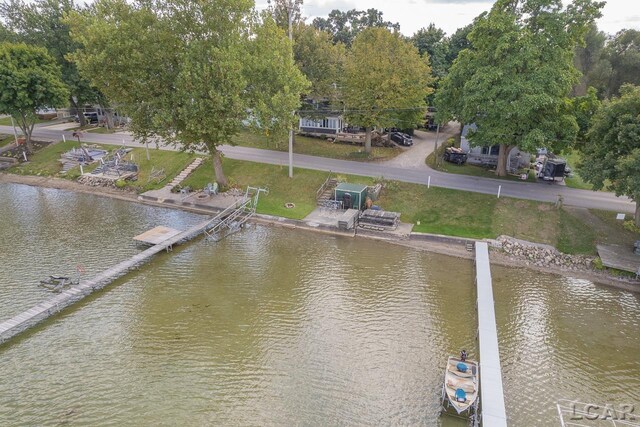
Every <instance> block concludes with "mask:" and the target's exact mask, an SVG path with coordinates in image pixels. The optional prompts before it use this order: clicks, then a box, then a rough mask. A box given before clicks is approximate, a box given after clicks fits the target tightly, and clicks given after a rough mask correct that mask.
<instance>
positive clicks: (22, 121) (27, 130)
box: [14, 113, 33, 154]
mask: <svg viewBox="0 0 640 427" xmlns="http://www.w3.org/2000/svg"><path fill="white" fill-rule="evenodd" d="M14 120H15V121H16V122H17V123H18V127H19V128H20V130H21V131H22V134H23V135H24V143H25V146H26V147H27V153H29V154H32V153H33V144H31V134H32V133H33V123H32V124H31V125H29V122H28V120H27V115H26V114H24V113H20V117H19V118H17V117H14Z"/></svg>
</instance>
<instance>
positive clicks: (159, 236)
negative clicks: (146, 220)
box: [133, 225, 181, 245]
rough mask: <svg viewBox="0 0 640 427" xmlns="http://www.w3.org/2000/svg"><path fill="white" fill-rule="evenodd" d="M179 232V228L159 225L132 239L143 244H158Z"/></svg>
mask: <svg viewBox="0 0 640 427" xmlns="http://www.w3.org/2000/svg"><path fill="white" fill-rule="evenodd" d="M180 233H181V231H180V230H175V229H173V228H169V227H165V226H163V225H159V226H157V227H155V228H152V229H151V230H148V231H145V232H144V233H142V234H138V235H137V236H135V237H134V238H133V240H135V241H136V242H139V243H144V244H145V245H159V244H160V243H162V242H164V241H165V240H167V239H170V238H172V237H175V236H177V235H178V234H180Z"/></svg>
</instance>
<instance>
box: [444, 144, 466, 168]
mask: <svg viewBox="0 0 640 427" xmlns="http://www.w3.org/2000/svg"><path fill="white" fill-rule="evenodd" d="M444 159H445V160H446V161H447V162H451V163H455V164H457V165H463V164H465V163H466V162H467V153H465V152H464V151H462V149H460V148H456V147H447V149H446V150H444Z"/></svg>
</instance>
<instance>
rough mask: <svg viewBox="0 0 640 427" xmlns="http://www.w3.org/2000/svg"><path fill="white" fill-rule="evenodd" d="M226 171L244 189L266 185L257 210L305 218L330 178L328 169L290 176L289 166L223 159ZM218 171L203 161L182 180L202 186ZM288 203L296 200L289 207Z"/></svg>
mask: <svg viewBox="0 0 640 427" xmlns="http://www.w3.org/2000/svg"><path fill="white" fill-rule="evenodd" d="M223 168H224V172H225V174H226V176H227V178H228V179H229V185H230V186H233V187H237V188H240V189H242V190H244V189H245V188H246V187H247V186H253V187H263V188H264V187H266V188H268V189H269V194H268V195H266V196H262V197H260V203H259V204H258V209H257V211H258V213H262V214H268V215H277V216H282V217H286V218H292V219H302V218H304V217H305V216H307V215H308V214H310V213H311V212H312V211H313V210H314V209H315V208H316V190H317V189H318V188H319V187H320V185H322V183H323V182H324V181H325V179H327V176H328V173H327V172H321V171H313V170H309V169H297V168H294V170H293V178H289V175H288V174H289V168H288V167H287V166H277V165H264V164H260V163H253V162H242V161H238V160H232V159H224V162H223ZM339 178H340V179H343V180H346V181H348V182H357V183H362V184H365V185H369V184H371V183H372V182H373V180H372V179H371V178H365V177H356V176H350V175H340V176H339ZM214 181H215V175H214V173H213V167H212V166H211V163H210V162H208V161H207V162H205V163H203V165H202V166H200V167H199V168H198V169H196V171H195V172H194V173H193V174H191V175H190V176H189V177H188V178H187V179H186V180H185V181H184V183H183V185H185V186H187V185H188V186H189V187H191V188H194V189H202V188H204V187H205V186H206V185H207V183H209V182H214ZM285 203H293V204H295V208H292V209H287V208H286V207H285V206H284V205H285Z"/></svg>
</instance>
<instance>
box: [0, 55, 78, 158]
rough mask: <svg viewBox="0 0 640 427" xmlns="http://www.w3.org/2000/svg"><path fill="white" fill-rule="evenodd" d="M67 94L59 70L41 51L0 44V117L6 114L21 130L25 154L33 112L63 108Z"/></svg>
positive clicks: (29, 139) (28, 147)
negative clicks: (24, 140)
mask: <svg viewBox="0 0 640 427" xmlns="http://www.w3.org/2000/svg"><path fill="white" fill-rule="evenodd" d="M68 94H69V92H68V90H67V87H66V86H65V84H64V82H63V81H62V78H61V74H60V67H59V66H58V65H57V64H56V62H55V60H54V59H53V58H52V57H51V56H50V55H49V54H48V53H47V51H46V50H45V49H44V48H40V47H36V46H29V45H27V44H24V43H17V44H12V43H6V42H5V43H2V44H0V114H10V115H11V117H13V118H14V119H15V121H16V123H17V124H18V126H19V127H20V129H21V130H22V133H23V134H24V136H25V139H26V146H27V151H29V152H33V147H32V145H31V134H32V133H33V126H34V125H35V122H36V111H37V110H39V109H41V108H49V107H60V106H61V105H64V102H65V99H66V97H67V96H68Z"/></svg>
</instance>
